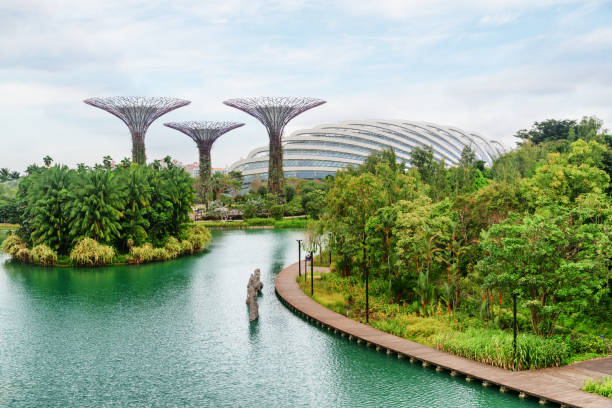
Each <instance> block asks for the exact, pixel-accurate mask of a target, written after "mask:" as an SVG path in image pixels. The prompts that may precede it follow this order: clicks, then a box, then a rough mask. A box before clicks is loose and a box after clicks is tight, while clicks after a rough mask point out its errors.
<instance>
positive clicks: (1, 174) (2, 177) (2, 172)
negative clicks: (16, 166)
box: [0, 167, 11, 181]
mask: <svg viewBox="0 0 612 408" xmlns="http://www.w3.org/2000/svg"><path fill="white" fill-rule="evenodd" d="M10 174H11V171H10V170H9V169H7V168H6V167H4V168H2V169H0V181H6V180H8V179H9V176H10Z"/></svg>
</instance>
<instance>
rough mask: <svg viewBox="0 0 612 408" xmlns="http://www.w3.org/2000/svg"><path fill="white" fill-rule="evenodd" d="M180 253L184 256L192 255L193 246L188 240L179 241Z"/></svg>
mask: <svg viewBox="0 0 612 408" xmlns="http://www.w3.org/2000/svg"><path fill="white" fill-rule="evenodd" d="M181 252H182V253H184V254H193V244H192V243H191V241H189V240H188V239H184V240H182V241H181Z"/></svg>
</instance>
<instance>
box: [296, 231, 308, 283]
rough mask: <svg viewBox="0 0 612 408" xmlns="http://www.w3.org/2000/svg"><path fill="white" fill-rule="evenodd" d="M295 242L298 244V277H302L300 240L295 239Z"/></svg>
mask: <svg viewBox="0 0 612 408" xmlns="http://www.w3.org/2000/svg"><path fill="white" fill-rule="evenodd" d="M296 241H297V243H298V276H302V240H301V239H296ZM304 272H306V271H304Z"/></svg>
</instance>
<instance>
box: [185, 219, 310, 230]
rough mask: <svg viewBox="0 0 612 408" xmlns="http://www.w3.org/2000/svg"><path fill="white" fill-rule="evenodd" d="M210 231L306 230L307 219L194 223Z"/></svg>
mask: <svg viewBox="0 0 612 408" xmlns="http://www.w3.org/2000/svg"><path fill="white" fill-rule="evenodd" d="M195 224H196V225H203V226H205V227H206V228H210V229H248V228H306V225H307V224H308V219H307V218H284V219H282V220H276V219H274V218H249V219H246V220H236V221H195Z"/></svg>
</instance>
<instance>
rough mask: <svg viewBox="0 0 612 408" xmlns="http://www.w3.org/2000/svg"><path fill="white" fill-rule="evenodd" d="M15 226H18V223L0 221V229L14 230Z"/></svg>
mask: <svg viewBox="0 0 612 408" xmlns="http://www.w3.org/2000/svg"><path fill="white" fill-rule="evenodd" d="M17 228H19V224H5V223H0V231H7V230H16V229H17Z"/></svg>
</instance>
